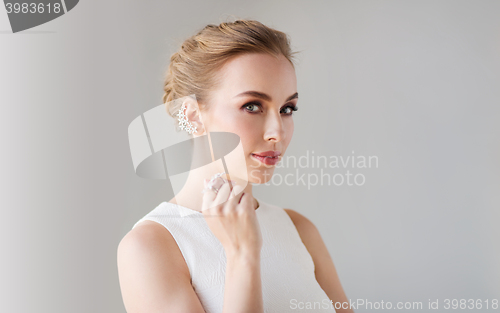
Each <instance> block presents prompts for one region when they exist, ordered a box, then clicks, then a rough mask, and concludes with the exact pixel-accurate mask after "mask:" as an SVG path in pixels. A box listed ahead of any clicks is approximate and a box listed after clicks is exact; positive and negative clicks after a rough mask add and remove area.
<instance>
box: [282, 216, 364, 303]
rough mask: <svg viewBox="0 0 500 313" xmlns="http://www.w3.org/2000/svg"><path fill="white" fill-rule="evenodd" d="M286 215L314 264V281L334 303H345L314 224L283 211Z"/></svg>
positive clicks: (346, 300)
mask: <svg viewBox="0 0 500 313" xmlns="http://www.w3.org/2000/svg"><path fill="white" fill-rule="evenodd" d="M285 212H286V213H288V216H290V218H291V220H292V221H293V224H294V225H295V227H296V228H297V231H298V233H299V235H300V238H301V240H302V242H303V243H304V245H305V246H306V248H307V251H309V254H310V255H311V257H312V259H313V262H314V272H315V276H316V280H317V281H318V283H319V285H320V286H321V288H322V289H323V290H324V291H325V293H326V294H327V295H328V298H330V300H332V301H333V303H334V304H335V302H341V303H342V302H347V303H349V299H348V298H347V296H346V295H345V292H344V289H343V288H342V285H341V283H340V279H339V277H338V275H337V271H336V269H335V265H334V264H333V260H332V258H331V257H330V254H329V253H328V249H327V248H326V246H325V243H324V242H323V239H322V238H321V235H320V233H319V231H318V229H317V228H316V226H314V224H313V223H312V222H311V221H310V220H308V219H307V218H306V217H305V216H303V215H301V214H299V213H298V212H296V211H293V210H290V209H285ZM336 311H337V312H338V313H340V312H343V313H354V311H353V310H352V309H350V308H348V309H336Z"/></svg>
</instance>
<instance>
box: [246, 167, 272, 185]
mask: <svg viewBox="0 0 500 313" xmlns="http://www.w3.org/2000/svg"><path fill="white" fill-rule="evenodd" d="M273 174H274V168H265V169H256V168H252V169H250V170H249V171H248V182H249V183H252V184H265V183H267V182H268V181H270V180H271V178H272V177H273Z"/></svg>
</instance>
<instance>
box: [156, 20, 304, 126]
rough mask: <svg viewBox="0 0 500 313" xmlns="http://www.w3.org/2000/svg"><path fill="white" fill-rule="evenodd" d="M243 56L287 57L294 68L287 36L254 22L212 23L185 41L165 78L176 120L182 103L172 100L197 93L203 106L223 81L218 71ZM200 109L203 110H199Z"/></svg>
mask: <svg viewBox="0 0 500 313" xmlns="http://www.w3.org/2000/svg"><path fill="white" fill-rule="evenodd" d="M244 53H267V54H270V55H273V56H275V57H279V55H283V56H285V57H286V58H287V59H288V60H289V61H290V63H291V64H292V66H294V62H295V60H294V55H295V54H296V53H298V52H292V50H291V48H290V41H289V39H288V36H287V35H286V34H285V33H283V32H280V31H278V30H275V29H273V28H270V27H268V26H266V25H264V24H262V23H260V22H258V21H255V20H242V19H240V20H236V21H234V22H223V23H221V24H219V25H213V24H209V25H207V26H205V27H204V28H203V29H202V30H201V31H199V32H198V33H197V34H195V35H193V36H191V37H189V38H188V39H186V40H185V41H184V42H183V43H182V45H181V48H180V49H179V50H178V51H177V52H175V53H174V54H172V56H171V57H170V64H169V66H168V71H167V74H166V77H165V84H164V87H163V90H164V91H165V93H164V95H163V103H166V104H167V112H168V114H169V115H170V116H172V117H174V115H175V114H176V113H177V111H178V110H179V109H180V106H181V104H182V103H180V102H179V101H173V100H176V99H179V98H182V97H186V96H189V95H192V94H194V95H195V96H196V100H197V102H198V104H200V107H201V104H204V103H206V102H207V100H208V97H209V91H210V90H212V89H214V88H216V86H217V84H218V83H219V82H220V77H219V76H218V71H219V70H220V68H221V67H222V66H223V65H224V63H226V62H227V61H228V60H229V59H231V58H233V57H235V56H237V55H241V54H244ZM294 68H295V66H294ZM200 109H201V108H200Z"/></svg>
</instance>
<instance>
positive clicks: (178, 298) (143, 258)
mask: <svg viewBox="0 0 500 313" xmlns="http://www.w3.org/2000/svg"><path fill="white" fill-rule="evenodd" d="M117 265H118V276H119V282H120V289H121V292H122V298H123V302H124V305H125V308H126V310H127V312H128V313H134V312H165V311H168V312H182V311H184V312H187V311H189V312H203V309H202V307H201V304H200V302H199V300H198V298H197V296H196V294H195V292H194V290H193V288H192V286H191V282H190V275H189V269H188V267H187V265H186V262H185V260H184V258H183V256H182V253H181V251H180V250H179V247H178V246H177V243H176V241H175V240H174V238H173V236H172V234H170V232H169V231H168V230H167V229H166V228H165V227H164V226H163V225H161V224H158V223H156V222H153V221H143V222H141V223H139V224H138V225H137V226H136V227H135V228H134V229H132V230H130V231H129V232H128V233H127V234H126V235H125V236H124V237H123V238H122V240H121V241H120V243H119V245H118V249H117Z"/></svg>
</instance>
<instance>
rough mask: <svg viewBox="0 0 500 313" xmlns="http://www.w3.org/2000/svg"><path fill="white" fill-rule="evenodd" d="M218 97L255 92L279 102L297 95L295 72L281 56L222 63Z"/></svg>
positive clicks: (256, 56)
mask: <svg viewBox="0 0 500 313" xmlns="http://www.w3.org/2000/svg"><path fill="white" fill-rule="evenodd" d="M220 75H221V83H220V85H219V88H218V89H217V90H216V91H215V92H216V93H218V94H219V95H221V94H223V95H224V96H225V97H227V96H235V95H237V94H239V93H241V92H244V91H248V90H255V91H260V92H264V93H267V94H269V95H271V97H272V98H273V100H276V101H282V100H283V99H286V98H287V97H289V96H290V95H291V94H293V93H295V92H296V91H297V78H296V75H295V69H294V68H293V66H292V64H291V63H290V61H288V59H287V58H285V57H284V56H283V55H280V56H279V57H278V58H276V57H274V56H272V55H269V54H264V53H246V54H242V55H239V56H236V57H234V58H232V59H231V60H229V61H228V62H226V63H225V64H224V66H223V67H222V68H221V70H220Z"/></svg>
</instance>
